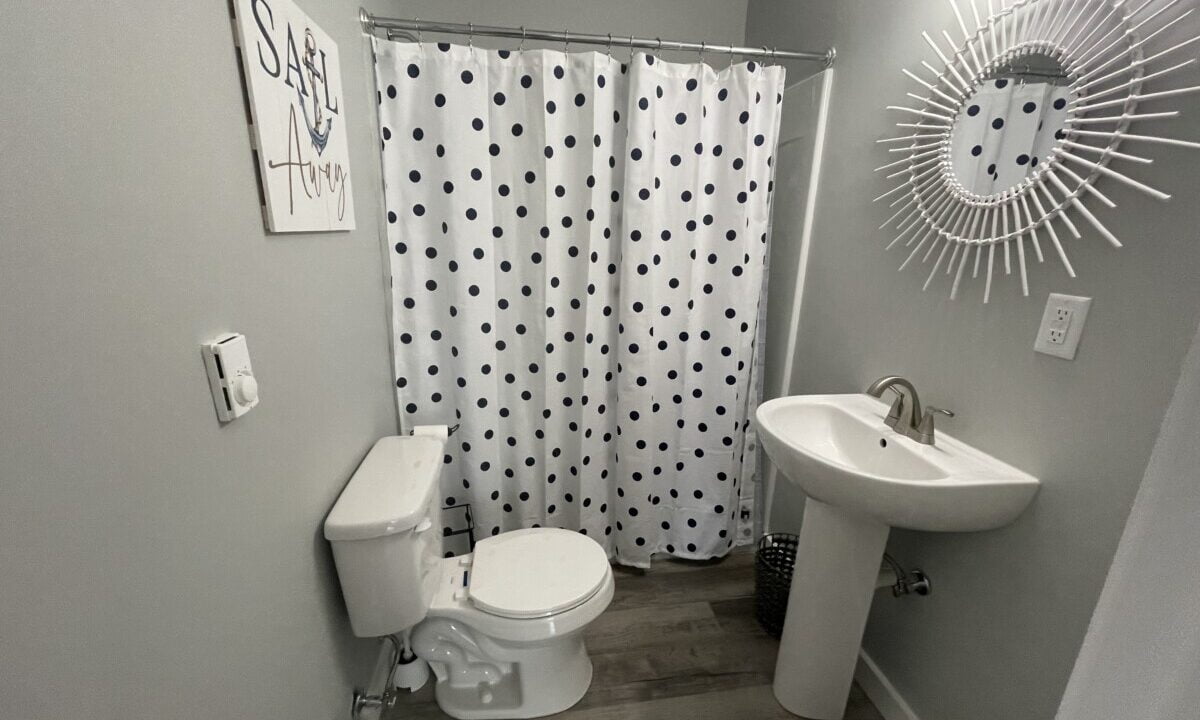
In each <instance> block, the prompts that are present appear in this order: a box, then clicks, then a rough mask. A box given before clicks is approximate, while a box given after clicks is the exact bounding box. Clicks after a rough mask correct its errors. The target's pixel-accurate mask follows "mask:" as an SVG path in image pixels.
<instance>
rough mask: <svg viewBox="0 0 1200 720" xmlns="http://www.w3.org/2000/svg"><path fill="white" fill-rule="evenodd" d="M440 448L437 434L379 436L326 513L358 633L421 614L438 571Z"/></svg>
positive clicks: (402, 624)
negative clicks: (423, 435) (434, 435)
mask: <svg viewBox="0 0 1200 720" xmlns="http://www.w3.org/2000/svg"><path fill="white" fill-rule="evenodd" d="M442 455H443V441H442V440H439V439H437V438H432V437H409V436H403V437H385V438H381V439H380V440H379V441H378V442H376V443H375V446H374V447H372V448H371V451H370V452H369V453H367V457H366V459H364V460H363V461H362V464H361V465H359V467H358V470H355V471H354V475H353V476H352V477H351V478H350V482H349V483H347V484H346V487H345V488H344V489H343V490H342V494H341V495H340V496H339V497H338V499H337V502H336V503H334V506H333V509H332V510H331V511H330V512H329V516H328V517H326V518H325V538H326V539H327V540H329V543H330V544H331V545H332V546H333V559H334V563H335V564H336V565H337V573H338V579H339V580H340V581H341V585H342V595H343V596H344V597H345V599H346V608H347V610H349V612H350V626H351V627H352V628H353V629H354V634H355V635H358V636H361V637H374V636H377V635H390V634H392V633H396V632H400V631H401V630H404V629H406V628H410V627H412V626H413V625H416V624H417V623H419V622H420V621H421V620H423V619H425V613H426V611H427V610H428V609H429V603H430V601H431V600H432V598H433V594H434V592H435V590H436V589H437V587H438V582H439V580H440V577H439V574H440V571H441V557H442V522H441V502H440V501H439V496H438V492H437V485H438V477H439V476H440V475H441V469H442Z"/></svg>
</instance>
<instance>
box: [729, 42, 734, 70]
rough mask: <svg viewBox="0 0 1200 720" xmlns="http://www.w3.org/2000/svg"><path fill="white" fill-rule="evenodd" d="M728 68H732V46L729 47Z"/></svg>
mask: <svg viewBox="0 0 1200 720" xmlns="http://www.w3.org/2000/svg"><path fill="white" fill-rule="evenodd" d="M729 67H733V46H732V45H730V46H729Z"/></svg>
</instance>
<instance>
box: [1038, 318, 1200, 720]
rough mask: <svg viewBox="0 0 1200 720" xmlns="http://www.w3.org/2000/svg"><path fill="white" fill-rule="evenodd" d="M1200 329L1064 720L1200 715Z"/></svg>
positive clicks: (1164, 719)
mask: <svg viewBox="0 0 1200 720" xmlns="http://www.w3.org/2000/svg"><path fill="white" fill-rule="evenodd" d="M1198 438H1200V333H1198V334H1197V335H1196V338H1195V340H1193V341H1192V349H1191V350H1190V351H1189V352H1188V355H1187V359H1186V360H1185V362H1184V368H1183V372H1182V374H1181V375H1180V378H1179V385H1178V386H1177V387H1176V389H1175V395H1174V397H1172V398H1171V405H1170V408H1169V409H1168V410H1167V416H1166V418H1164V420H1163V426H1162V431H1161V432H1160V433H1159V436H1158V442H1157V443H1155V445H1154V451H1153V453H1151V455H1150V464H1149V466H1147V468H1146V477H1145V479H1143V480H1142V485H1141V488H1140V489H1139V490H1138V494H1137V499H1136V500H1134V503H1133V510H1132V511H1131V512H1130V514H1129V522H1128V524H1126V526H1125V532H1124V533H1123V534H1122V535H1121V543H1120V545H1118V546H1117V554H1116V557H1115V558H1114V559H1113V565H1112V569H1111V570H1110V571H1109V573H1108V580H1107V581H1106V582H1105V584H1104V590H1103V592H1101V593H1100V601H1099V603H1098V604H1097V606H1096V613H1095V615H1093V616H1092V622H1091V626H1090V627H1089V628H1088V632H1087V636H1086V637H1085V638H1084V641H1083V648H1082V649H1081V650H1080V652H1079V658H1078V659H1077V660H1076V662H1075V669H1074V670H1073V671H1072V673H1071V680H1070V682H1069V683H1067V690H1066V693H1064V695H1063V703H1062V706H1061V707H1059V709H1058V715H1057V716H1056V717H1057V718H1058V720H1093V719H1094V718H1104V717H1117V718H1140V719H1141V720H1174V719H1175V718H1186V717H1188V716H1194V715H1195V714H1196V708H1197V707H1200V685H1197V684H1196V663H1197V661H1198V660H1200V624H1197V622H1196V620H1197V615H1198V614H1200V611H1198V610H1197V607H1196V578H1197V577H1200V554H1197V553H1196V545H1197V543H1198V542H1200V512H1197V508H1198V507H1200V482H1197V480H1200V444H1198V443H1197V442H1196V440H1197V439H1198Z"/></svg>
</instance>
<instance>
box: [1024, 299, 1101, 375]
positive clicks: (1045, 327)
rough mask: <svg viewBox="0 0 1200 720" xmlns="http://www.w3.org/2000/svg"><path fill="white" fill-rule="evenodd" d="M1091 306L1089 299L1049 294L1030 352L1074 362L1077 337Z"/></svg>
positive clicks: (1080, 332) (1077, 343) (1080, 333)
mask: <svg viewBox="0 0 1200 720" xmlns="http://www.w3.org/2000/svg"><path fill="white" fill-rule="evenodd" d="M1091 304H1092V299H1091V298H1086V297H1078V296H1075V295H1060V294H1059V293H1050V297H1049V298H1048V299H1047V300H1046V310H1045V312H1043V313H1042V324H1041V327H1039V328H1038V336H1037V340H1035V341H1034V343H1033V349H1034V350H1036V351H1037V352H1040V353H1044V354H1046V355H1053V356H1054V357H1060V358H1063V359H1065V360H1074V359H1075V349H1076V347H1078V345H1079V336H1080V335H1082V334H1083V321H1084V320H1085V319H1087V312H1088V308H1089V307H1090V306H1091Z"/></svg>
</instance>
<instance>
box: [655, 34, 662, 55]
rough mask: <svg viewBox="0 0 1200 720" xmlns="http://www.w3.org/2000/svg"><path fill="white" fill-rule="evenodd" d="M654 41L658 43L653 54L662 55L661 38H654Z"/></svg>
mask: <svg viewBox="0 0 1200 720" xmlns="http://www.w3.org/2000/svg"><path fill="white" fill-rule="evenodd" d="M654 39H655V40H657V41H658V48H656V49H655V51H654V52H655V54H658V55H662V38H660V37H656V38H654Z"/></svg>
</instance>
